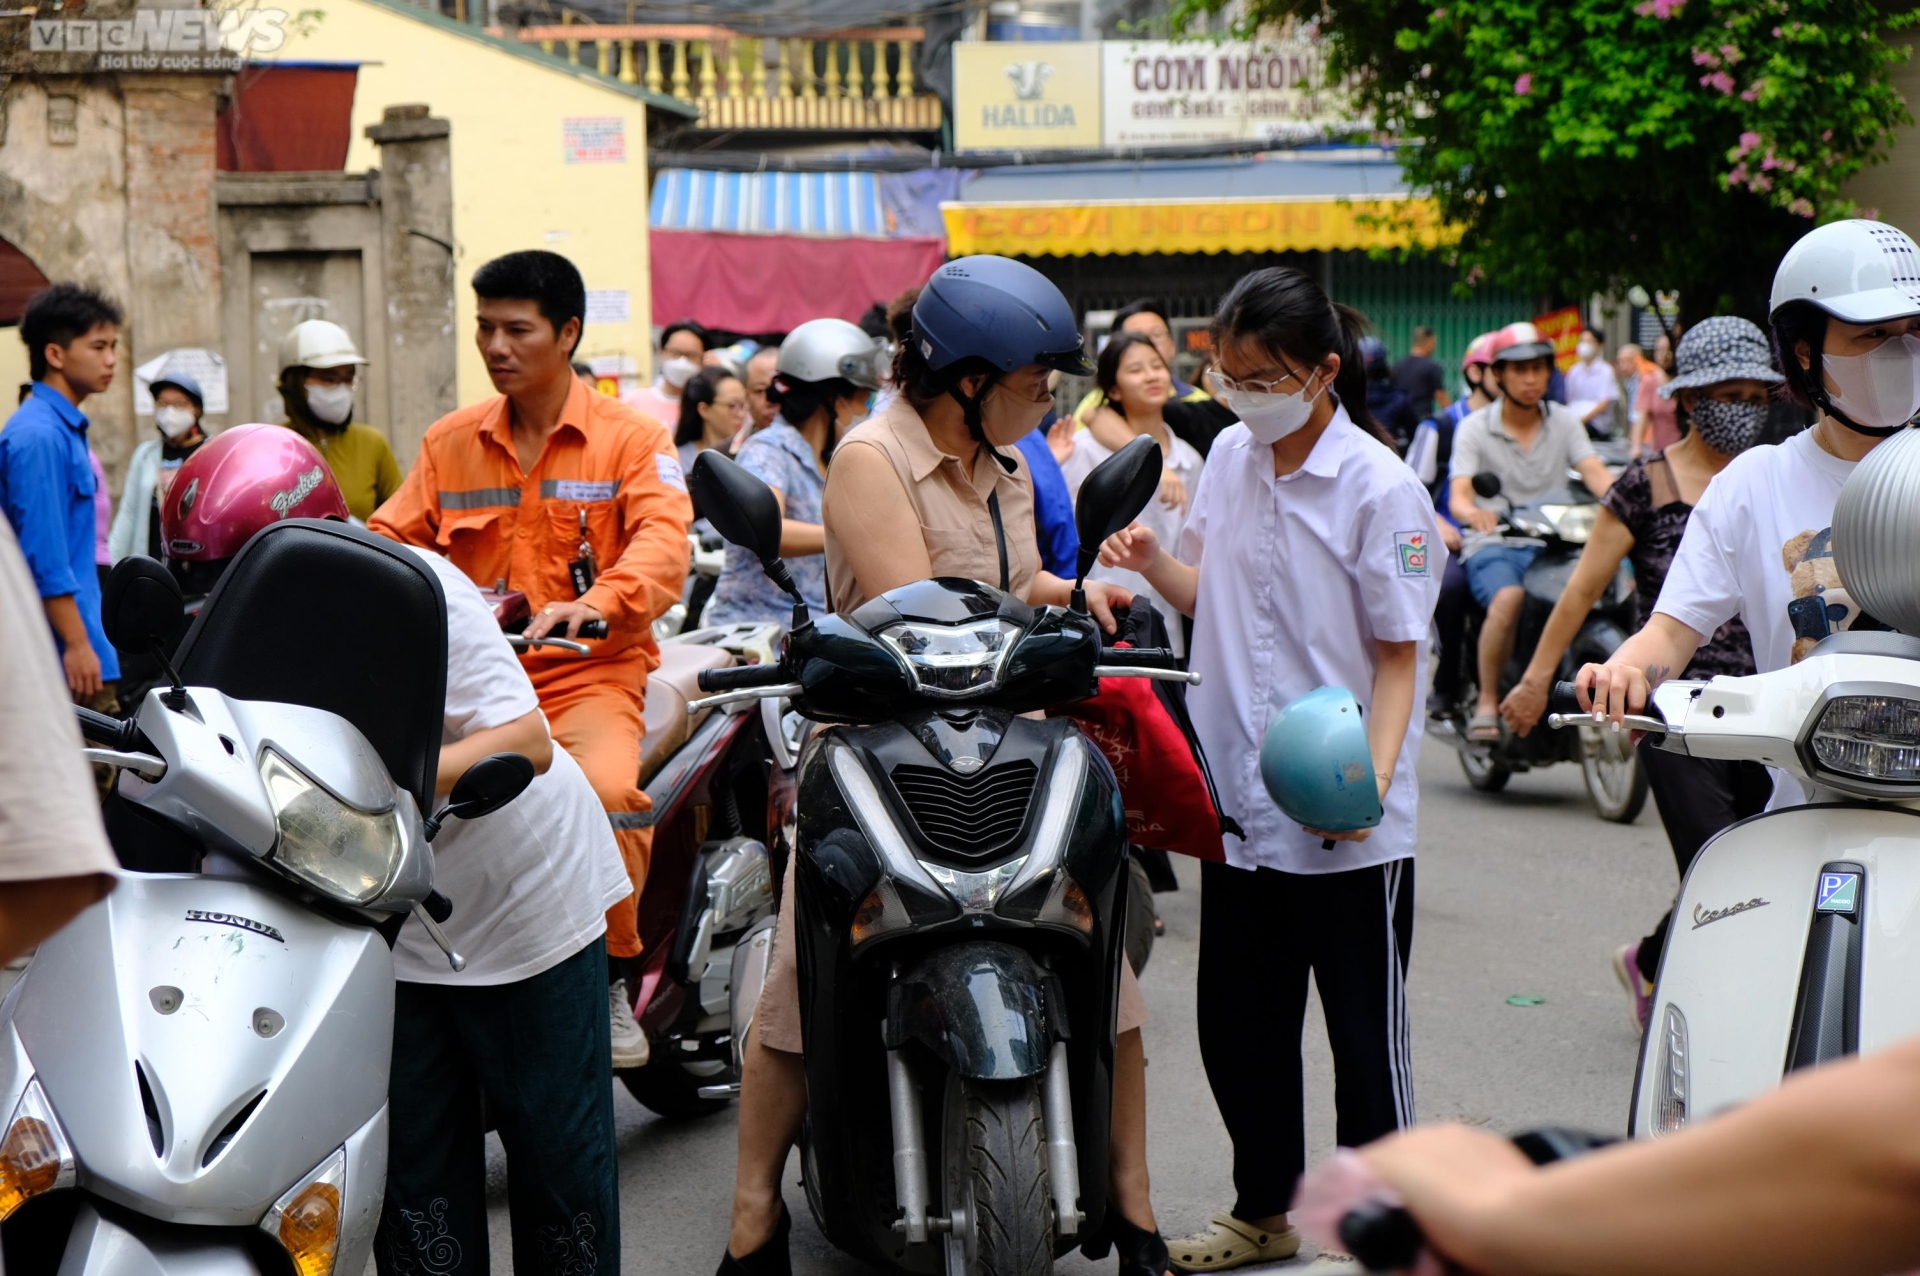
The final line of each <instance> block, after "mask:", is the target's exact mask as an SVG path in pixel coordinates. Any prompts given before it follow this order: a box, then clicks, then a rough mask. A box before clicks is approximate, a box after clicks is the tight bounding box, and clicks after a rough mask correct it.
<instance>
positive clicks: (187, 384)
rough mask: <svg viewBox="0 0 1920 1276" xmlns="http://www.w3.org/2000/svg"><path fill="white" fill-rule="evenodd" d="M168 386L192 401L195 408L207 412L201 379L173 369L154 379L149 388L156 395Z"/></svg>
mask: <svg viewBox="0 0 1920 1276" xmlns="http://www.w3.org/2000/svg"><path fill="white" fill-rule="evenodd" d="M168 386H172V387H173V388H174V389H176V390H178V391H179V392H180V393H182V394H184V395H186V396H187V397H188V398H189V399H192V400H193V406H194V407H196V408H199V409H200V410H201V411H205V410H206V406H207V398H206V395H205V394H204V393H203V392H202V391H201V389H200V381H199V379H198V378H197V377H195V376H193V375H192V374H191V373H187V372H175V371H172V370H171V369H169V370H166V371H163V372H161V374H160V375H159V376H157V377H155V378H154V379H153V384H152V385H150V386H148V387H147V388H148V389H149V390H150V391H152V392H153V393H154V394H158V393H160V392H161V391H162V390H164V389H166V388H167V387H168Z"/></svg>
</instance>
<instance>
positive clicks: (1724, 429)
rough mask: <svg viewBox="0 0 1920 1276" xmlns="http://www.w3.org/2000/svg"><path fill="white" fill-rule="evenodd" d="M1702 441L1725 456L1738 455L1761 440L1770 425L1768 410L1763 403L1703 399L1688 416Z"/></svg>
mask: <svg viewBox="0 0 1920 1276" xmlns="http://www.w3.org/2000/svg"><path fill="white" fill-rule="evenodd" d="M1687 416H1688V420H1690V421H1691V422H1692V423H1693V428H1694V429H1696V430H1698V431H1699V432H1700V441H1701V442H1702V443H1704V444H1706V445H1707V446H1708V447H1710V448H1712V449H1713V450H1714V451H1716V452H1718V453H1720V455H1722V456H1738V455H1740V453H1742V452H1744V451H1746V450H1747V449H1748V448H1750V447H1752V446H1753V442H1754V440H1755V439H1757V438H1759V437H1760V427H1761V426H1763V425H1765V424H1766V422H1767V409H1766V405H1765V404H1761V403H1722V402H1721V401H1720V400H1718V399H1702V400H1700V402H1699V403H1697V404H1695V405H1694V407H1693V410H1692V411H1691V412H1689V413H1688V414H1687Z"/></svg>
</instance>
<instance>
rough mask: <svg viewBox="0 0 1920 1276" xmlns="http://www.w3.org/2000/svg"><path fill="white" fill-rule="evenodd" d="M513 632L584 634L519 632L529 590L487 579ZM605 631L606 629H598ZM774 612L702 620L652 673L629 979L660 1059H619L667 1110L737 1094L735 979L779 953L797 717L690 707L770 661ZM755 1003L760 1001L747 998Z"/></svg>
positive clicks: (574, 646) (582, 649) (673, 1112)
mask: <svg viewBox="0 0 1920 1276" xmlns="http://www.w3.org/2000/svg"><path fill="white" fill-rule="evenodd" d="M482 592H483V593H485V594H486V596H487V600H488V602H489V603H490V604H491V605H492V607H493V612H494V618H495V619H496V620H498V621H499V622H500V627H501V629H502V630H504V631H505V632H506V634H507V638H508V641H509V642H512V643H513V644H514V645H515V646H516V647H519V648H521V649H522V650H525V649H527V648H530V647H554V648H558V649H560V650H563V651H572V652H574V653H575V654H578V655H587V654H590V653H591V651H592V648H591V647H590V646H589V645H588V644H589V643H591V642H592V641H593V640H594V639H596V638H604V637H605V636H606V634H605V628H604V626H587V627H585V628H584V629H583V631H582V633H581V637H582V638H584V639H585V640H586V641H577V640H574V639H567V638H557V637H548V638H542V639H540V640H538V641H537V642H535V641H531V640H529V639H527V638H525V637H523V636H521V632H520V631H521V630H523V629H525V628H526V625H527V622H528V621H529V620H530V619H531V618H532V614H533V613H532V609H531V608H530V607H529V605H528V603H527V598H526V595H525V594H523V593H520V592H519V591H517V590H510V589H507V588H505V587H504V584H503V585H501V586H500V587H497V588H495V589H493V590H488V591H482ZM595 630H598V632H595ZM781 632H782V628H781V626H779V625H776V624H758V625H729V626H720V627H715V628H708V629H697V630H694V631H692V632H690V633H685V634H679V635H676V636H675V637H672V638H669V639H666V640H664V641H662V642H661V643H660V667H659V668H658V669H655V670H654V671H653V673H652V674H651V675H650V676H649V677H648V679H647V703H646V712H645V718H646V725H647V734H646V739H645V740H644V741H643V743H642V745H641V756H640V777H639V779H640V787H641V788H643V789H645V790H646V792H647V796H648V797H650V798H652V799H653V817H654V824H653V861H652V866H651V868H650V869H649V872H648V876H647V883H646V889H645V890H644V891H643V892H642V894H641V898H640V919H639V928H640V942H641V945H642V955H641V957H640V958H639V961H640V971H639V974H638V977H637V978H631V979H629V981H628V987H629V988H630V989H631V990H632V993H633V997H634V1018H635V1019H637V1020H639V1022H640V1026H641V1028H642V1029H643V1030H645V1032H646V1034H647V1040H648V1044H649V1046H650V1048H651V1052H652V1057H651V1059H650V1060H649V1061H648V1063H647V1065H646V1066H645V1067H642V1068H626V1069H621V1070H619V1071H618V1073H617V1074H616V1075H618V1076H619V1077H620V1079H621V1081H622V1082H624V1083H625V1085H626V1087H627V1089H628V1091H629V1092H630V1093H631V1094H632V1095H633V1097H634V1098H635V1099H637V1100H639V1101H640V1102H641V1103H642V1104H643V1105H645V1106H646V1107H647V1108H649V1109H651V1110H652V1111H654V1112H656V1113H658V1114H660V1115H661V1116H664V1117H691V1116H701V1115H705V1114H707V1113H710V1112H716V1111H718V1110H720V1109H721V1108H723V1107H725V1106H726V1105H727V1103H728V1102H730V1101H731V1100H732V1099H733V1097H734V1096H735V1095H737V1094H738V1093H739V1092H740V1070H739V1057H738V1045H737V1039H738V1037H739V1036H740V1035H742V1034H743V1033H744V1032H745V1029H746V1025H745V1024H738V1025H736V1024H735V1023H734V1022H733V1017H732V1009H731V1007H732V1003H733V998H732V995H731V994H732V991H733V988H734V987H735V985H736V983H738V982H740V981H747V982H748V983H754V982H757V980H758V978H759V977H760V973H761V972H763V971H764V970H765V969H766V961H767V957H768V956H769V955H770V949H771V944H772V930H773V920H774V912H775V895H774V886H775V883H776V882H778V881H779V869H780V867H782V866H784V865H785V863H786V855H787V853H788V848H790V847H791V846H792V845H793V836H794V799H795V787H794V763H795V761H796V760H797V758H798V756H799V752H800V748H799V731H800V728H801V724H800V722H799V720H798V719H797V718H794V717H793V716H792V715H790V714H787V713H786V712H785V706H784V705H781V704H778V703H776V702H771V701H769V702H766V703H764V704H761V705H730V706H726V707H725V708H721V709H713V710H704V711H700V712H697V713H693V714H689V713H688V711H687V704H688V702H689V701H692V700H697V699H699V697H700V691H699V687H698V679H699V677H700V675H701V673H703V672H705V671H707V670H710V669H724V668H727V667H729V666H732V665H736V664H771V663H772V662H773V661H774V660H775V659H776V653H775V644H777V643H778V641H779V639H780V634H781ZM746 1004H752V1002H751V1001H749V1002H747V1003H746Z"/></svg>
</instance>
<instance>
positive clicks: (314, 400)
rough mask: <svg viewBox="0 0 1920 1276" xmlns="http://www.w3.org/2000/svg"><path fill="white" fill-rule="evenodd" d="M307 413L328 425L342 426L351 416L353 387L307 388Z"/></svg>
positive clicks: (312, 386) (316, 386)
mask: <svg viewBox="0 0 1920 1276" xmlns="http://www.w3.org/2000/svg"><path fill="white" fill-rule="evenodd" d="M307 411H309V412H311V413H313V415H314V416H316V417H318V418H319V419H320V420H322V421H325V422H326V423H327V424H328V425H344V424H346V422H347V420H348V418H350V417H351V416H352V415H353V387H352V386H350V385H310V386H308V387H307Z"/></svg>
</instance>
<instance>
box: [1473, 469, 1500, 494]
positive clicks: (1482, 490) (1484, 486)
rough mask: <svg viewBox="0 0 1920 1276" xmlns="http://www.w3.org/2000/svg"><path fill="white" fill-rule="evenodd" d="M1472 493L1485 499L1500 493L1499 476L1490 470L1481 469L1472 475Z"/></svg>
mask: <svg viewBox="0 0 1920 1276" xmlns="http://www.w3.org/2000/svg"><path fill="white" fill-rule="evenodd" d="M1473 494H1474V495H1475V496H1478V497H1482V498H1483V499H1485V500H1489V501H1490V500H1492V499H1493V498H1494V497H1496V496H1498V495H1500V476H1499V475H1498V474H1495V473H1494V472H1493V471H1492V470H1482V471H1480V472H1479V473H1478V474H1476V475H1474V476H1473Z"/></svg>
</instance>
